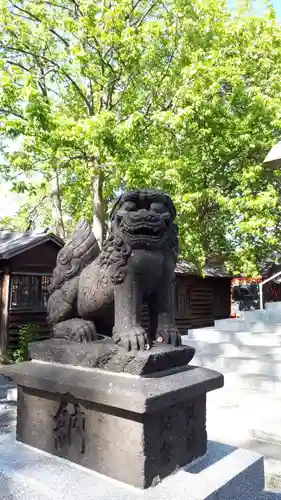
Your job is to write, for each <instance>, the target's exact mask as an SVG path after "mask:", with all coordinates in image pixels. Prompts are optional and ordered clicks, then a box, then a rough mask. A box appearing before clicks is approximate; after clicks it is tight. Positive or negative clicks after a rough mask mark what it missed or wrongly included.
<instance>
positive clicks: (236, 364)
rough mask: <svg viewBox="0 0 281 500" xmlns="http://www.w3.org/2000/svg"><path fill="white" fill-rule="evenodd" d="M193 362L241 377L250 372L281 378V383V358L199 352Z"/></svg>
mask: <svg viewBox="0 0 281 500" xmlns="http://www.w3.org/2000/svg"><path fill="white" fill-rule="evenodd" d="M192 364H193V365H199V366H204V367H206V368H210V369H212V370H217V371H219V372H221V373H223V374H225V373H234V374H236V375H237V376H239V377H243V376H248V375H250V374H253V375H255V374H259V376H261V375H265V376H266V377H276V378H278V379H279V378H280V383H281V360H279V361H274V362H273V361H272V360H271V359H268V358H267V357H265V358H261V359H258V358H256V359H252V358H246V357H232V358H225V357H224V356H221V355H219V354H215V355H213V356H210V355H204V354H201V353H200V352H197V353H195V356H194V358H193V359H192Z"/></svg>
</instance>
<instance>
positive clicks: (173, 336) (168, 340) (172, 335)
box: [156, 326, 181, 347]
mask: <svg viewBox="0 0 281 500" xmlns="http://www.w3.org/2000/svg"><path fill="white" fill-rule="evenodd" d="M156 341H157V342H159V343H162V342H163V343H164V344H171V345H173V346H175V347H179V346H180V345H181V335H180V333H179V331H178V329H177V328H175V327H174V326H167V327H166V328H159V329H158V330H157V332H156Z"/></svg>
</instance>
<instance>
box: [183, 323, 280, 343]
mask: <svg viewBox="0 0 281 500" xmlns="http://www.w3.org/2000/svg"><path fill="white" fill-rule="evenodd" d="M190 340H196V341H200V342H208V343H210V344H218V343H220V342H230V343H233V344H235V345H248V346H264V347H280V346H281V334H278V333H257V332H249V331H241V332H229V331H219V330H216V329H215V328H213V327H210V328H197V329H194V330H189V331H188V335H183V336H182V342H183V344H186V345H188V342H189V341H190Z"/></svg>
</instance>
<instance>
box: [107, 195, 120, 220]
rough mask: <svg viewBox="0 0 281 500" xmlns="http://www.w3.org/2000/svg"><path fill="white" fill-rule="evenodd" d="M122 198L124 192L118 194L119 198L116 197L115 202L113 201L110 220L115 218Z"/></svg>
mask: <svg viewBox="0 0 281 500" xmlns="http://www.w3.org/2000/svg"><path fill="white" fill-rule="evenodd" d="M122 198H123V194H120V196H118V198H116V200H115V202H114V203H113V206H112V208H111V211H110V214H109V221H110V222H111V220H112V219H113V218H114V214H115V212H116V210H117V209H118V208H119V205H120V201H121V200H122Z"/></svg>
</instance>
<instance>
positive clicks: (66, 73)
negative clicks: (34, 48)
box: [3, 45, 91, 112]
mask: <svg viewBox="0 0 281 500" xmlns="http://www.w3.org/2000/svg"><path fill="white" fill-rule="evenodd" d="M3 48H4V49H6V50H11V51H13V52H19V53H22V54H26V55H29V56H31V57H34V58H35V59H38V60H40V59H43V60H44V61H46V62H48V63H49V64H52V65H53V66H55V67H56V68H57V69H58V70H60V71H61V72H62V74H63V75H64V76H65V77H66V78H67V79H68V80H69V82H70V83H71V84H72V85H73V86H74V87H75V88H76V90H77V92H78V94H79V95H80V97H81V98H82V99H83V101H84V102H85V104H86V106H87V108H88V111H89V112H91V106H90V103H89V102H88V99H87V97H86V96H85V94H84V92H83V91H82V90H81V89H80V87H79V85H78V84H77V83H76V82H75V80H73V78H72V77H71V76H70V74H69V73H68V72H67V71H65V70H64V69H63V68H62V67H61V66H60V65H59V64H58V63H57V62H56V61H53V60H52V59H49V58H48V57H46V56H44V55H40V54H36V53H34V52H31V51H29V50H25V49H22V48H19V47H13V46H11V45H6V47H5V46H4V47H3Z"/></svg>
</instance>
